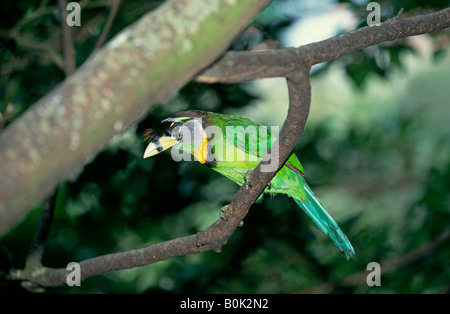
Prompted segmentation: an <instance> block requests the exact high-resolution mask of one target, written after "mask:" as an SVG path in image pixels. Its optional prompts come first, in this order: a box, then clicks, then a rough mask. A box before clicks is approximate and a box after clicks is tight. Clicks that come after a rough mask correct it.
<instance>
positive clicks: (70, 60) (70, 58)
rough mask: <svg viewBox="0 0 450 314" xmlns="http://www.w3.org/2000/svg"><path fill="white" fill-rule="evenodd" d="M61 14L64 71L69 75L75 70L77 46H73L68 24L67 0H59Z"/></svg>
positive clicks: (70, 29)
mask: <svg viewBox="0 0 450 314" xmlns="http://www.w3.org/2000/svg"><path fill="white" fill-rule="evenodd" d="M58 7H59V15H60V17H61V36H62V44H63V53H64V73H65V74H66V76H69V75H70V74H72V73H73V72H75V68H76V62H75V48H74V46H73V39H72V28H71V27H70V26H69V25H67V15H68V14H67V9H66V8H67V1H66V0H58Z"/></svg>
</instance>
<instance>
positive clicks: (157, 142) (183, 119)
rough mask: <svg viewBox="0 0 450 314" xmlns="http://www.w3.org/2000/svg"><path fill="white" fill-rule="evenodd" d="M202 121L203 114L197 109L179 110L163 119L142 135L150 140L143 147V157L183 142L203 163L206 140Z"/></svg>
mask: <svg viewBox="0 0 450 314" xmlns="http://www.w3.org/2000/svg"><path fill="white" fill-rule="evenodd" d="M203 123H204V121H203V116H202V114H199V111H185V112H180V113H177V114H175V115H173V116H171V117H170V118H167V119H164V120H163V121H161V123H160V125H159V127H158V128H156V129H148V130H147V131H146V132H145V134H144V137H145V138H146V139H147V140H148V141H150V142H149V144H148V146H147V148H146V149H145V152H144V158H148V157H152V156H154V155H157V154H159V153H161V152H163V151H165V150H167V149H169V148H171V147H173V146H175V145H177V144H181V143H184V144H187V147H189V148H190V149H189V151H190V152H191V153H192V155H194V157H195V158H196V159H197V160H198V161H199V162H201V163H205V160H206V145H207V143H208V140H207V137H206V134H205V131H204V127H203Z"/></svg>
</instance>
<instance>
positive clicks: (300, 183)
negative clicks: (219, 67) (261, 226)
mask: <svg viewBox="0 0 450 314" xmlns="http://www.w3.org/2000/svg"><path fill="white" fill-rule="evenodd" d="M146 137H147V139H148V140H149V141H150V142H149V145H148V146H147V148H146V150H145V153H144V158H148V157H151V156H154V155H156V154H159V153H160V152H162V151H165V150H167V149H169V148H170V147H173V146H175V145H177V146H176V147H175V148H177V149H175V151H172V156H173V157H174V159H177V160H181V159H184V160H186V159H188V157H192V156H193V157H194V158H195V159H196V160H197V161H198V162H200V163H202V164H204V165H206V166H208V167H210V168H211V169H213V170H215V171H217V172H219V173H220V174H222V175H224V176H225V177H227V178H229V179H231V180H233V181H234V182H236V183H237V184H239V185H242V184H244V183H245V182H246V178H247V176H248V174H249V171H251V170H252V169H254V168H255V167H256V166H257V165H258V164H259V162H260V161H261V159H262V157H263V156H264V155H265V153H266V152H267V151H268V149H269V148H270V147H271V144H272V142H273V136H272V134H271V133H270V132H269V130H268V129H267V127H265V126H263V125H261V124H259V123H257V122H254V121H252V120H250V119H247V118H244V117H240V116H234V115H228V114H219V113H213V112H205V111H199V110H191V111H184V112H179V113H176V114H174V115H173V116H171V117H169V118H167V119H165V120H163V121H161V124H160V126H159V127H158V128H157V129H155V130H153V129H150V130H147V132H146ZM264 193H270V194H276V193H279V194H286V195H288V196H290V197H292V198H293V199H294V200H295V202H296V203H297V204H298V206H300V208H301V209H303V211H304V212H305V213H306V214H307V215H308V216H309V217H310V218H311V219H312V220H313V221H314V222H315V224H316V225H317V226H318V227H319V228H320V230H322V231H323V232H324V233H325V234H327V235H328V236H329V237H330V239H331V240H332V241H333V243H334V244H335V245H336V246H337V247H338V248H339V250H341V252H342V253H343V255H344V256H345V258H346V259H349V258H350V257H353V256H354V255H355V251H354V249H353V247H352V245H351V243H350V241H349V240H348V239H347V237H346V236H345V234H344V233H343V232H342V231H341V229H340V228H339V227H338V225H337V224H336V222H335V221H334V219H333V218H332V217H331V216H330V214H329V213H328V212H327V211H326V209H325V207H324V206H323V205H322V203H321V202H320V201H319V200H318V199H317V197H316V196H315V195H314V193H313V192H312V190H311V188H310V187H309V186H308V184H307V183H306V181H305V179H304V178H303V167H302V165H301V163H300V161H299V159H298V158H297V156H296V155H295V154H292V155H291V156H290V157H289V159H288V160H287V161H286V163H285V164H284V166H283V167H282V168H281V169H280V170H279V171H278V173H277V174H276V175H275V177H273V179H272V181H271V182H270V184H269V185H268V186H267V188H266V189H265V190H264Z"/></svg>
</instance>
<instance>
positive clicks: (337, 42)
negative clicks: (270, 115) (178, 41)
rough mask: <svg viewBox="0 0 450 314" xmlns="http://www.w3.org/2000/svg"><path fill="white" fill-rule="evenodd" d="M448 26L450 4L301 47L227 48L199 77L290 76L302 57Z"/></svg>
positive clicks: (323, 56) (329, 56) (314, 60)
mask: <svg viewBox="0 0 450 314" xmlns="http://www.w3.org/2000/svg"><path fill="white" fill-rule="evenodd" d="M448 27H450V8H448V9H444V10H441V11H438V12H434V13H430V14H425V15H420V16H415V17H411V18H405V19H402V18H393V19H390V20H388V21H386V22H384V23H382V24H381V25H380V26H366V27H363V28H359V29H356V30H354V31H351V32H348V33H345V34H342V35H340V36H336V37H333V38H330V39H326V40H323V41H320V42H316V43H311V44H308V45H305V46H301V47H298V48H285V49H279V50H266V51H258V52H227V53H226V54H224V55H223V56H222V57H221V58H220V59H219V60H218V61H217V62H216V63H215V64H214V65H213V66H211V67H209V68H208V69H206V70H205V71H204V72H202V73H200V74H199V75H198V76H197V77H196V78H195V80H196V81H197V82H205V83H217V82H222V83H236V82H242V81H249V80H256V79H262V78H268V77H286V76H287V75H288V73H290V72H291V71H292V69H294V68H295V64H297V63H298V62H299V61H301V62H305V61H306V62H308V63H309V64H310V65H314V64H318V63H322V62H326V61H330V60H334V59H337V58H339V57H341V56H343V55H347V54H350V53H353V52H355V51H357V50H360V49H362V48H365V47H369V46H373V45H376V44H379V43H382V42H385V41H393V40H395V39H398V38H403V37H408V36H415V35H420V34H424V33H432V32H435V31H438V30H443V29H445V28H448Z"/></svg>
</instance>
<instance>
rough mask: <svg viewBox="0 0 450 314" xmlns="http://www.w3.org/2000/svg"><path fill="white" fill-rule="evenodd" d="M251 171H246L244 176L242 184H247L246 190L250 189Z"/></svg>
mask: <svg viewBox="0 0 450 314" xmlns="http://www.w3.org/2000/svg"><path fill="white" fill-rule="evenodd" d="M252 172H253V169H248V170H247V172H246V173H245V174H244V182H245V183H246V184H247V188H251V187H252V184H251V183H250V176H251V175H252Z"/></svg>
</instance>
